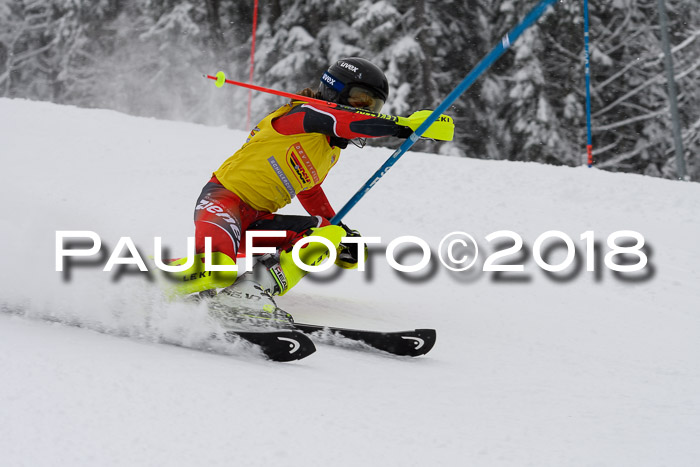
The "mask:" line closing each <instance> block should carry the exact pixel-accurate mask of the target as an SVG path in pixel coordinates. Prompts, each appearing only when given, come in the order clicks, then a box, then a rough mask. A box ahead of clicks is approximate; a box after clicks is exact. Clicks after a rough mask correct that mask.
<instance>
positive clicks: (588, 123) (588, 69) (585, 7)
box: [583, 0, 593, 167]
mask: <svg viewBox="0 0 700 467" xmlns="http://www.w3.org/2000/svg"><path fill="white" fill-rule="evenodd" d="M583 50H584V54H585V58H586V59H585V62H586V134H587V140H586V154H587V155H588V160H587V162H588V167H593V136H592V135H591V65H590V61H591V60H590V54H589V52H588V0H583Z"/></svg>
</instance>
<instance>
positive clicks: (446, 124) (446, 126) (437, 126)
mask: <svg viewBox="0 0 700 467" xmlns="http://www.w3.org/2000/svg"><path fill="white" fill-rule="evenodd" d="M432 113H433V111H432V110H419V111H417V112H413V113H412V114H411V116H410V117H397V122H396V123H397V124H398V125H401V127H403V128H406V127H408V128H409V129H410V130H411V133H412V132H413V131H415V130H417V129H418V127H419V126H421V125H422V124H423V122H424V121H426V120H427V119H428V117H429V116H430V115H431V114H432ZM397 133H405V130H399V131H397ZM411 133H408V135H406V136H399V135H398V134H397V135H396V136H399V137H400V138H408V137H409V136H411ZM454 134H455V124H454V121H453V120H452V117H450V116H449V115H444V114H443V115H440V116H439V117H438V119H437V120H435V121H434V122H433V123H432V124H431V125H430V126H429V127H428V129H427V130H425V132H423V134H422V135H421V138H428V139H434V140H438V141H452V139H453V138H454Z"/></svg>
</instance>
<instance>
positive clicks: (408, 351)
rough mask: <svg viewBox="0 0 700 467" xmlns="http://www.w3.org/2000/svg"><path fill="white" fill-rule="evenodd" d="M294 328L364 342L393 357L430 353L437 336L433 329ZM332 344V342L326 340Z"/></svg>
mask: <svg viewBox="0 0 700 467" xmlns="http://www.w3.org/2000/svg"><path fill="white" fill-rule="evenodd" d="M294 328H295V329H298V330H299V331H301V332H304V333H307V334H316V333H318V334H316V335H317V336H319V337H323V336H324V334H326V333H330V335H331V336H338V337H344V338H346V339H350V340H353V341H358V342H364V343H365V344H367V345H369V346H370V347H373V348H375V349H379V350H383V351H384V352H388V353H391V354H394V355H401V356H408V357H418V356H419V355H425V354H427V353H428V352H430V349H432V348H433V346H434V345H435V339H436V337H437V334H436V333H435V329H413V330H411V331H399V332H380V331H365V330H362V329H343V328H336V327H332V326H317V325H315V324H302V323H294ZM328 343H331V344H333V343H334V341H333V340H328Z"/></svg>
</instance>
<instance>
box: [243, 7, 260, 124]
mask: <svg viewBox="0 0 700 467" xmlns="http://www.w3.org/2000/svg"><path fill="white" fill-rule="evenodd" d="M257 27H258V0H255V3H254V5H253V41H252V44H251V46H250V75H249V77H248V81H249V82H250V83H252V82H253V74H254V73H255V35H256V31H257ZM252 103H253V91H252V90H250V91H248V116H247V118H246V122H245V126H246V131H250V129H251V128H250V108H251V105H252Z"/></svg>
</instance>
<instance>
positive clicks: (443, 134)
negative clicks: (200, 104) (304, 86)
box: [203, 71, 454, 141]
mask: <svg viewBox="0 0 700 467" xmlns="http://www.w3.org/2000/svg"><path fill="white" fill-rule="evenodd" d="M203 76H204V77H205V78H208V79H213V80H215V81H216V87H218V88H220V87H222V86H223V85H224V83H227V84H232V85H234V86H240V87H243V88H248V89H252V90H254V91H261V92H266V93H268V94H274V95H276V96H282V97H288V98H290V99H292V100H295V101H301V102H307V103H309V104H318V105H321V106H325V107H331V108H334V109H339V110H343V111H346V112H352V113H357V114H362V115H369V116H372V117H375V118H381V119H383V120H389V121H392V122H394V123H396V124H397V125H401V126H407V127H409V128H411V129H413V130H415V129H416V128H418V127H419V126H420V124H421V123H423V121H424V120H425V118H426V117H427V115H430V112H431V111H430V110H419V111H418V112H414V113H413V114H411V116H409V117H396V116H394V115H387V114H380V113H376V112H372V111H370V110H367V109H363V108H356V107H351V106H348V105H342V104H338V103H335V102H328V101H324V100H321V99H315V98H313V97H306V96H300V95H298V94H292V93H290V92H284V91H278V90H276V89H270V88H264V87H262V86H258V85H255V84H248V83H242V82H240V81H233V80H230V79H226V75H225V74H224V72H223V71H220V72H218V73H217V74H216V75H215V76H211V75H203ZM424 135H425V137H426V138H431V139H436V140H440V141H452V138H453V136H454V122H453V121H452V118H451V117H448V116H446V115H442V116H441V118H440V119H439V120H436V121H435V122H434V123H433V125H431V126H430V128H428V130H427V132H425V133H424Z"/></svg>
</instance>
